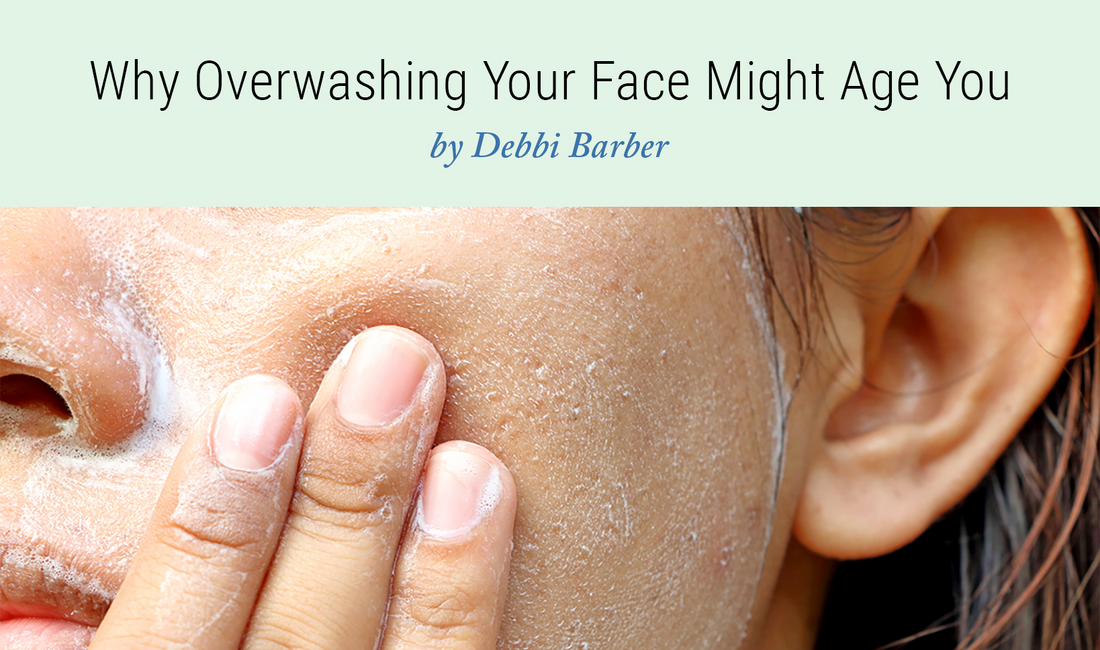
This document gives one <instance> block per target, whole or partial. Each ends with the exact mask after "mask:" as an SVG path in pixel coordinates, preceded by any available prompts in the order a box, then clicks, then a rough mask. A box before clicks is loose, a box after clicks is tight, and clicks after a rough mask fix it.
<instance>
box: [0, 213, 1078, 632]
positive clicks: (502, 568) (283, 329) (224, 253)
mask: <svg viewBox="0 0 1100 650" xmlns="http://www.w3.org/2000/svg"><path fill="white" fill-rule="evenodd" d="M1098 230H1100V212H1098V211H1097V209H1095V208H1083V209H1073V208H921V207H918V208H892V207H891V208H813V207H775V208H772V207H769V208H615V209H611V208H315V209H314V208H272V209H261V208H241V209H215V208H191V209H188V208H163V209H161V208H76V209H74V208H56V209H41V208H34V209H31V208H27V209H19V208H8V209H2V210H0V647H3V648H6V649H10V650H25V649H31V648H34V649H45V648H88V647H91V648H96V649H110V648H130V647H140V648H169V647H171V648H181V647H186V648H203V649H218V648H226V649H231V648H268V647H293V648H367V649H371V648H384V649H388V650H396V649H406V648H447V649H466V648H508V649H515V650H520V649H532V650H536V649H537V650H549V649H564V648H572V649H578V650H579V649H586V650H597V649H609V650H617V649H622V650H627V649H637V648H654V649H661V648H700V649H702V648H714V649H727V648H742V649H745V650H750V649H754V650H755V649H761V650H765V649H769V650H775V649H792V650H797V649H803V648H804V649H809V648H848V649H852V650H861V649H867V650H872V649H874V648H880V647H905V648H921V649H929V648H965V649H967V650H992V649H993V648H1011V649H1014V650H1015V649H1021V650H1022V649H1025V648H1028V649H1030V648H1060V649H1070V648H1073V649H1077V648H1081V649H1084V648H1096V647H1097V644H1098V643H1100V577H1098V571H1097V565H1098V564H1100V525H1098V522H1100V464H1098V462H1097V459H1096V455H1097V447H1098V444H1097V436H1098V431H1100V416H1098V412H1100V366H1098V363H1100V357H1098V355H1097V354H1096V349H1095V342H1096V318H1097V311H1098V302H1097V293H1096V281H1097V266H1096V264H1097V259H1098V251H1100V247H1098V238H1097V232H1098Z"/></svg>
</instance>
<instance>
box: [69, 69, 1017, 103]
mask: <svg viewBox="0 0 1100 650" xmlns="http://www.w3.org/2000/svg"><path fill="white" fill-rule="evenodd" d="M90 63H91V72H92V75H91V76H92V82H93V84H94V90H95V97H96V99H98V100H104V99H115V100H120V101H121V100H123V99H126V100H129V99H131V97H132V98H133V100H134V101H150V102H153V103H154V105H157V106H158V107H159V109H160V110H162V111H166V110H168V108H169V107H170V106H171V105H172V99H173V97H175V96H176V93H177V92H178V91H179V90H181V89H183V88H190V89H192V90H193V91H194V93H195V96H196V97H198V98H199V99H201V100H202V101H204V102H263V103H267V102H280V101H312V102H341V101H346V102H368V101H369V102H374V103H377V102H382V101H385V102H387V103H390V102H397V101H406V102H407V101H423V102H436V103H439V104H441V105H443V106H445V107H446V108H447V109H448V110H450V111H460V110H462V109H463V108H465V107H466V105H467V71H466V70H465V69H458V68H452V69H447V70H443V69H439V70H436V69H433V68H424V67H419V66H416V65H414V63H413V61H407V64H404V65H403V64H401V63H398V64H396V65H395V64H394V63H392V62H387V61H386V59H380V60H379V63H378V64H377V66H369V67H362V68H359V69H355V68H352V69H350V70H349V69H344V68H323V69H317V70H313V69H304V70H297V69H263V68H260V69H256V68H253V69H246V68H245V67H235V66H231V65H222V63H220V62H218V61H214V60H212V59H207V60H205V61H202V62H201V63H199V64H198V65H196V66H195V68H194V73H193V76H192V78H191V79H190V80H189V83H185V84H184V85H183V86H180V85H179V83H178V82H179V81H180V71H179V70H159V69H152V68H148V67H143V66H142V63H141V60H140V59H137V58H135V59H132V60H131V59H126V60H121V61H101V62H98V63H97V62H96V61H95V60H92V61H90ZM481 64H482V65H481V66H480V68H483V69H481V70H480V71H479V72H478V73H477V74H475V75H470V80H471V82H472V83H471V86H472V87H476V88H478V89H480V90H479V94H480V95H481V97H482V99H484V100H486V101H494V102H522V103H528V104H530V103H537V102H563V101H569V100H570V98H571V97H572V98H576V97H580V98H582V99H584V98H587V99H590V100H591V101H598V102H653V103H655V102H663V103H682V102H685V101H686V100H689V99H699V100H703V101H725V102H743V101H744V102H747V104H746V105H749V106H759V108H761V109H763V110H764V111H767V112H773V111H776V110H777V109H779V108H780V106H782V105H783V104H785V103H788V102H807V103H810V102H824V101H826V100H827V99H829V98H835V99H838V100H841V101H844V102H845V103H846V104H851V105H854V106H865V107H867V108H872V107H873V108H874V109H875V110H877V111H887V110H890V109H891V108H892V107H894V106H896V105H898V102H901V103H907V102H913V101H915V100H917V99H918V98H919V97H925V96H929V97H933V98H937V99H940V100H942V101H951V102H955V103H957V102H958V100H960V99H961V100H964V101H967V102H975V101H985V102H990V101H993V102H1003V101H1005V100H1007V99H1008V70H1003V69H996V68H992V69H991V68H990V67H989V66H985V65H977V64H969V63H964V62H963V61H961V60H951V61H940V60H936V61H932V62H927V64H926V65H924V66H923V67H921V68H920V74H919V75H918V72H917V70H915V69H904V70H895V69H877V68H876V67H875V66H874V65H868V64H866V63H864V64H861V63H859V62H857V61H851V62H850V63H847V64H845V66H844V68H845V72H843V73H842V74H840V75H835V76H832V75H827V74H826V71H825V70H824V69H823V68H822V64H821V63H813V64H812V66H811V65H802V64H801V63H797V64H796V63H795V62H794V61H793V60H792V59H786V60H785V61H783V60H779V61H773V62H758V61H754V60H751V59H750V60H741V59H737V60H729V61H714V60H711V61H708V62H706V64H705V65H700V66H698V69H697V70H695V71H693V72H692V74H693V75H694V76H693V77H689V75H688V71H687V70H684V69H681V68H676V69H663V70H662V69H648V70H640V69H635V68H632V67H630V66H628V65H623V64H622V63H618V62H616V61H613V60H606V61H593V62H592V65H591V67H590V68H588V74H587V75H586V74H585V73H583V72H578V70H577V69H575V68H565V67H563V68H561V69H554V70H535V69H525V68H522V67H520V66H518V65H515V64H513V62H512V61H510V60H508V61H496V62H491V61H482V62H481ZM475 69H478V68H475ZM929 77H930V78H931V82H928V81H926V79H927V78H929ZM698 78H703V79H705V83H701V82H693V81H692V79H698ZM841 79H843V82H841ZM922 84H923V85H922ZM697 88H698V89H697ZM929 88H931V89H932V90H931V91H929V90H928V89H929ZM470 100H471V103H474V99H473V97H471V98H470Z"/></svg>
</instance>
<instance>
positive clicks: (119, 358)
mask: <svg viewBox="0 0 1100 650" xmlns="http://www.w3.org/2000/svg"><path fill="white" fill-rule="evenodd" d="M67 219H68V217H67V216H65V215H63V214H59V213H53V212H44V211H16V212H6V213H3V214H0V227H2V228H3V230H4V236H3V237H2V238H0V432H2V434H0V435H2V436H5V437H6V436H49V435H70V436H74V437H75V439H76V442H79V443H81V444H83V445H89V446H93V447H109V446H112V445H117V444H119V443H121V442H123V441H125V440H126V439H127V438H128V437H129V436H131V435H133V434H134V433H135V432H136V431H138V430H139V429H140V428H141V425H142V423H143V422H144V420H145V416H146V409H147V405H148V393H149V390H150V386H149V384H150V382H151V380H152V377H153V375H154V370H155V369H153V368H152V367H151V363H152V361H151V359H152V358H153V357H154V355H155V351H156V350H155V345H154V343H153V340H152V338H151V337H150V336H148V335H147V334H145V333H144V331H143V328H142V327H141V323H140V319H139V318H138V316H137V311H136V310H135V309H133V308H132V306H131V305H130V304H129V303H131V302H132V299H130V298H128V297H127V294H126V292H125V291H121V290H120V287H119V279H118V278H117V277H115V274H112V272H111V271H110V270H109V267H108V266H107V265H105V264H104V263H103V261H102V260H97V259H95V256H94V252H93V251H92V250H91V248H90V247H89V246H87V245H86V244H87V242H85V241H84V240H83V239H82V237H81V236H79V235H77V234H73V233H74V229H73V228H72V224H71V223H68V222H67Z"/></svg>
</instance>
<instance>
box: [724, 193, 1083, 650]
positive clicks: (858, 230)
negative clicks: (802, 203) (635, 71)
mask: <svg viewBox="0 0 1100 650" xmlns="http://www.w3.org/2000/svg"><path fill="white" fill-rule="evenodd" d="M1078 214H1079V216H1080V218H1081V220H1082V224H1083V226H1084V227H1085V229H1086V232H1087V233H1088V236H1089V248H1090V253H1091V255H1092V260H1093V264H1094V273H1095V268H1096V267H1095V265H1096V261H1097V259H1098V258H1100V238H1098V237H1097V231H1098V230H1100V211H1098V210H1097V209H1096V208H1086V209H1080V210H1078ZM744 216H745V217H746V218H745V221H746V223H747V226H748V227H749V229H750V232H751V233H752V234H753V237H754V238H755V241H754V244H755V246H756V250H757V252H758V254H759V255H760V256H761V259H760V260H759V261H760V262H761V265H762V266H763V268H764V269H765V274H766V276H767V277H769V278H771V279H772V286H773V287H774V288H775V289H776V291H775V292H774V293H775V295H776V296H777V298H778V305H776V306H775V307H776V308H775V309H773V310H772V312H773V315H780V316H783V315H785V316H786V317H787V318H789V319H790V321H791V322H792V323H794V324H795V331H796V333H797V338H798V341H799V347H800V348H801V350H800V351H801V352H802V355H801V356H802V357H803V358H805V356H806V354H807V353H808V352H809V351H810V350H812V346H813V345H815V344H817V343H819V341H816V340H815V339H814V331H815V328H814V327H812V326H811V325H810V323H812V322H814V321H813V320H812V319H811V316H816V317H817V322H819V323H823V324H824V325H825V327H828V326H829V315H828V313H827V308H826V307H825V306H824V303H823V301H822V300H821V294H820V286H821V284H820V280H821V278H822V277H823V275H824V274H829V275H831V276H833V277H837V278H838V279H841V280H845V279H847V278H845V277H844V273H845V270H844V268H843V266H842V265H840V264H838V263H836V260H832V259H829V258H828V257H827V256H826V255H825V254H824V253H823V252H822V251H821V249H819V248H818V246H817V245H816V241H815V240H816V238H817V237H818V236H820V235H821V234H823V233H828V235H829V236H830V237H832V238H834V239H838V240H839V241H840V242H841V243H842V244H846V245H849V246H852V247H858V250H861V251H864V250H865V251H866V255H868V256H873V255H876V254H879V253H880V252H881V251H882V250H884V248H885V247H887V246H889V245H890V244H891V243H893V242H894V241H895V240H896V239H897V238H898V236H899V235H900V234H901V232H903V230H904V229H905V228H907V227H908V224H909V216H910V212H909V211H908V210H900V209H885V210H883V209H855V208H848V209H833V210H816V209H798V210H794V211H791V212H790V213H789V214H787V215H786V216H787V218H786V219H784V220H783V223H784V225H785V229H786V232H785V233H784V236H785V237H787V238H788V241H790V244H789V245H790V247H791V248H792V252H793V253H795V254H796V255H797V258H796V259H797V260H798V263H797V264H796V265H795V266H796V268H797V270H796V271H795V273H796V274H797V276H798V277H797V278H796V282H795V286H797V287H799V288H798V289H797V291H798V295H794V296H789V295H788V296H784V295H783V292H782V291H779V290H778V289H779V283H777V282H775V281H774V275H773V274H772V272H771V271H772V269H774V267H772V266H771V264H770V259H769V255H770V253H769V251H770V250H771V246H772V244H773V242H770V241H769V236H768V231H769V229H770V227H771V225H772V224H774V223H775V221H776V219H775V218H774V217H775V216H776V215H772V214H769V211H766V210H765V211H753V212H751V213H748V214H747V215H744ZM788 292H789V290H788ZM1093 302H1094V304H1093V314H1092V316H1091V317H1090V319H1089V323H1088V325H1087V326H1086V328H1085V331H1084V333H1083V335H1082V336H1081V339H1080V342H1079V343H1078V346H1077V350H1076V353H1075V354H1074V355H1073V356H1072V358H1070V359H1069V360H1068V362H1067V364H1066V368H1065V372H1064V373H1063V374H1062V376H1061V378H1060V379H1059V380H1058V382H1057V383H1056V384H1055V386H1054V387H1053V388H1052V390H1051V391H1050V393H1049V394H1048V396H1047V397H1046V399H1045V400H1044V402H1043V403H1042V404H1041V405H1040V406H1039V408H1038V409H1037V410H1036V411H1035V413H1034V414H1033V415H1032V416H1031V418H1030V419H1029V420H1028V421H1027V423H1026V424H1025V426H1024V427H1023V428H1022V429H1021V430H1020V433H1019V434H1018V435H1017V437H1016V438H1015V439H1014V441H1013V442H1012V443H1011V444H1010V446H1009V447H1008V449H1007V450H1006V451H1005V452H1004V454H1003V455H1002V456H1001V457H1000V459H999V460H998V461H997V464H996V465H995V466H994V468H993V469H992V470H991V471H990V473H989V474H988V475H987V476H986V478H985V479H984V480H983V482H982V483H981V484H980V485H979V486H978V487H977V488H976V489H975V490H974V491H973V492H972V493H971V494H969V495H968V496H967V497H966V498H965V499H964V500H963V502H962V503H961V504H959V506H958V507H956V508H955V509H954V510H952V511H951V512H949V513H948V514H946V515H944V516H943V517H941V519H940V520H939V521H938V522H936V523H935V524H934V525H933V526H932V527H931V528H930V529H929V530H928V531H927V532H926V533H925V534H924V535H923V536H922V537H921V538H920V539H918V540H917V541H915V542H913V543H912V544H910V545H909V546H907V547H905V548H903V549H901V550H899V551H897V552H895V553H892V554H890V555H887V556H884V557H882V558H875V559H871V560H861V561H855V562H844V563H841V564H840V566H839V568H838V570H837V573H836V575H835V577H834V581H833V585H832V587H831V589H830V594H829V598H828V600H827V603H826V609H825V613H824V615H823V619H822V621H823V624H822V628H821V630H820V634H819V637H818V647H820V648H830V649H831V648H844V649H845V650H861V649H864V648H866V649H873V648H883V647H902V646H904V647H907V648H959V649H966V650H979V649H981V650H986V649H992V648H1003V649H1011V650H1025V649H1028V650H1030V649H1032V648H1041V649H1043V650H1046V649H1048V648H1052V649H1058V650H1063V649H1074V650H1085V649H1091V650H1095V649H1096V648H1098V647H1100V645H1098V644H1100V568H1098V565H1100V463H1098V462H1097V458H1096V456H1097V447H1098V443H1097V437H1098V434H1100V355H1098V354H1097V349H1096V347H1097V346H1096V342H1097V320H1098V318H1100V299H1098V298H1097V296H1094V301H1093Z"/></svg>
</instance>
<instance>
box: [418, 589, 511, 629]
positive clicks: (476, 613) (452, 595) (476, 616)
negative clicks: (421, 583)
mask: <svg viewBox="0 0 1100 650" xmlns="http://www.w3.org/2000/svg"><path fill="white" fill-rule="evenodd" d="M444 585H445V586H444ZM491 604H492V603H491V602H489V601H488V600H486V598H485V597H484V594H481V593H480V592H479V590H477V589H472V588H471V587H470V586H469V585H462V584H456V583H451V584H446V583H441V584H440V586H439V587H438V588H434V589H422V590H418V591H417V592H416V593H413V594H410V595H409V597H408V598H407V600H406V601H405V603H404V608H403V610H404V614H403V615H404V617H405V618H406V619H407V620H408V621H409V622H411V623H412V624H413V625H412V627H413V629H415V630H416V634H418V635H421V636H423V637H425V638H426V639H428V640H431V641H447V642H451V643H462V642H469V641H473V640H476V639H478V638H480V636H481V635H482V634H483V633H484V632H485V631H486V630H490V629H492V625H493V621H494V613H495V608H494V607H489V606H488V605H491Z"/></svg>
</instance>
